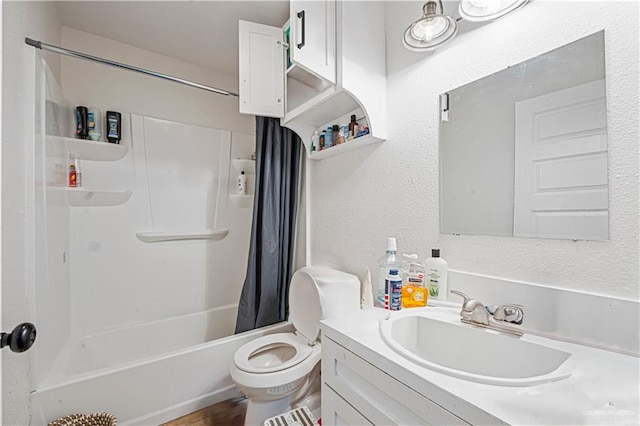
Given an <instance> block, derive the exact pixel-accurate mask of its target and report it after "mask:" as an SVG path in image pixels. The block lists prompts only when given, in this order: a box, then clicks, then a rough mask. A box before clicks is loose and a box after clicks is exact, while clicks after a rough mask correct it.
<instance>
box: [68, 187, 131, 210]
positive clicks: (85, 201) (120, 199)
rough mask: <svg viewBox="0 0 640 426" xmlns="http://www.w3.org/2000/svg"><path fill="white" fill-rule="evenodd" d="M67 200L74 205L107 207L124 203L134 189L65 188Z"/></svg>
mask: <svg viewBox="0 0 640 426" xmlns="http://www.w3.org/2000/svg"><path fill="white" fill-rule="evenodd" d="M65 191H66V194H67V202H68V203H69V205H71V206H72V207H90V206H91V207H106V206H118V205H120V204H124V203H125V202H126V201H127V200H128V199H129V198H131V194H132V193H133V192H132V191H100V190H91V189H85V188H65Z"/></svg>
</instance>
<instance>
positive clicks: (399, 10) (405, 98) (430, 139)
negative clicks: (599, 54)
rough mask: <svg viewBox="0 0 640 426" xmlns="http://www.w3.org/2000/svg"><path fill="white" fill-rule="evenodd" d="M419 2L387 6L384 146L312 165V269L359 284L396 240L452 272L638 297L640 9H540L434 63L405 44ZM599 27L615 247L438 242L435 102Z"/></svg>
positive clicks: (473, 36)
mask: <svg viewBox="0 0 640 426" xmlns="http://www.w3.org/2000/svg"><path fill="white" fill-rule="evenodd" d="M421 3H422V2H420V4H419V3H417V2H412V3H411V4H407V3H399V2H389V3H387V5H386V12H387V28H386V30H387V68H388V92H389V138H388V140H387V141H386V142H383V143H382V144H380V145H375V146H372V147H365V148H362V149H360V150H355V151H352V152H349V153H346V154H344V155H341V156H336V157H331V158H328V159H325V160H322V161H319V162H314V165H313V170H312V172H313V178H312V179H313V181H312V184H311V193H312V205H311V212H312V213H311V214H312V223H311V227H312V229H311V238H312V244H311V246H312V261H313V263H314V264H324V265H332V266H334V267H339V268H342V269H344V270H346V271H349V272H353V273H356V274H358V275H360V276H362V273H363V270H364V267H365V266H368V267H369V268H370V269H371V270H372V271H374V269H373V268H374V267H375V262H376V259H377V258H378V257H379V256H380V255H381V254H382V253H383V252H384V246H385V245H384V243H385V237H387V236H396V237H397V238H398V246H399V250H400V251H401V252H405V253H406V252H417V253H418V254H419V255H420V257H422V258H424V257H426V256H427V255H428V254H429V253H430V249H431V248H436V247H437V248H441V249H442V256H443V257H444V258H445V259H446V260H447V261H448V262H449V266H450V267H451V268H455V269H459V270H464V271H471V272H477V273H484V274H490V275H494V276H499V277H505V278H511V279H518V280H524V281H532V282H539V283H543V284H549V285H553V286H557V287H564V288H570V289H580V290H586V291H594V292H602V293H604V294H608V295H615V296H621V297H628V298H633V299H637V298H638V294H639V290H640V288H639V284H638V274H639V271H638V269H639V268H638V266H639V265H638V260H639V258H638V228H639V222H638V216H639V208H638V195H639V187H638V103H639V100H638V90H639V89H638V83H639V82H638V4H637V3H636V2H615V1H607V2H587V1H585V2H576V1H572V2H560V1H555V2H546V1H543V0H538V1H534V2H532V3H530V4H529V5H528V6H526V7H525V8H524V9H522V10H520V11H518V12H517V13H515V14H513V15H512V16H510V17H508V18H505V19H503V20H500V21H497V22H494V23H491V24H490V25H486V26H484V27H481V28H478V29H476V30H474V31H473V32H470V33H467V34H464V35H461V36H460V37H459V38H458V39H457V40H454V41H453V42H451V43H450V44H449V45H448V46H446V47H445V48H443V49H441V50H439V51H436V52H434V53H433V54H432V55H426V54H419V53H412V52H409V51H407V50H405V49H403V47H402V45H401V42H400V40H401V35H402V32H403V31H404V29H405V28H406V27H407V26H408V24H409V23H410V22H411V21H413V20H414V19H416V17H417V16H419V11H420V6H421ZM602 29H604V30H605V49H606V55H605V56H606V70H607V104H608V125H609V196H610V202H609V207H610V240H609V241H604V242H603V241H597V242H596V241H579V242H572V241H563V240H538V239H525V238H513V237H484V236H464V235H463V236H458V237H456V236H453V235H442V234H440V233H439V231H438V229H439V225H438V223H439V217H438V215H439V213H438V210H439V208H438V205H439V202H438V200H439V189H438V145H439V143H438V124H439V123H438V95H439V94H440V93H443V92H445V91H447V90H451V89H453V88H455V87H459V86H461V85H463V84H466V83H469V82H471V81H475V80H477V79H479V78H481V77H483V76H486V75H488V74H491V73H493V72H496V71H499V70H501V69H504V68H506V67H508V66H509V65H512V64H516V63H519V62H522V61H524V60H526V59H529V58H531V57H534V56H537V55H539V54H540V53H543V52H546V51H549V50H552V49H555V48H557V47H559V46H562V45H564V44H566V43H569V42H571V41H574V40H576V39H579V38H581V37H584V36H586V35H589V34H591V33H594V32H596V31H599V30H602ZM469 214H473V212H469Z"/></svg>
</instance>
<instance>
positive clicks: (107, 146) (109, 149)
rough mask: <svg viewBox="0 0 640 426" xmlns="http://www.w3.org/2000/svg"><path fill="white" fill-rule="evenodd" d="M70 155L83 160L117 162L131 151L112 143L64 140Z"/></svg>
mask: <svg viewBox="0 0 640 426" xmlns="http://www.w3.org/2000/svg"><path fill="white" fill-rule="evenodd" d="M64 141H65V144H66V145H67V151H69V154H74V155H75V156H76V157H78V158H79V159H81V160H95V161H115V160H119V159H121V158H122V157H124V156H125V155H127V152H128V151H129V147H128V146H126V145H120V144H116V143H110V142H100V141H90V140H85V139H74V138H64Z"/></svg>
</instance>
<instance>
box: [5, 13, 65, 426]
mask: <svg viewBox="0 0 640 426" xmlns="http://www.w3.org/2000/svg"><path fill="white" fill-rule="evenodd" d="M2 9H3V11H2V67H3V69H2V303H3V306H2V324H3V326H4V327H5V329H13V327H14V326H15V325H17V324H18V323H20V322H23V321H28V320H31V321H33V316H32V312H30V311H29V309H30V308H31V301H28V300H27V295H29V294H30V292H28V291H27V288H26V285H25V278H26V276H25V271H26V269H27V267H28V266H27V263H26V262H27V260H26V257H25V253H26V212H27V199H26V194H27V185H28V184H29V182H31V180H32V178H28V176H27V173H31V170H27V169H26V167H25V165H26V164H28V161H27V158H26V155H27V152H28V147H29V146H30V145H31V144H33V128H34V123H33V119H34V116H33V109H34V98H33V93H32V92H30V90H33V80H32V78H33V77H32V76H33V71H32V70H31V71H30V69H29V68H28V65H29V64H31V66H32V67H33V61H34V59H35V53H34V49H33V48H32V47H29V46H27V45H26V44H25V43H24V38H25V37H30V38H33V39H41V40H43V41H47V42H49V43H52V44H59V43H60V20H59V18H58V14H57V12H56V9H55V7H54V6H53V4H52V3H48V2H19V1H15V2H13V1H3V2H2ZM44 56H45V58H46V59H47V61H48V62H49V64H50V66H51V68H52V70H53V73H54V74H55V75H57V76H59V75H60V61H59V58H56V57H55V56H54V55H46V54H45V55H44ZM36 326H37V324H36ZM37 344H38V343H37V342H36V345H37ZM5 352H6V351H5ZM28 359H29V356H28V355H26V354H13V353H5V354H3V359H2V380H3V393H2V404H3V413H2V415H3V418H2V424H6V425H25V424H28V419H29V412H28V397H29V382H30V372H29V363H28Z"/></svg>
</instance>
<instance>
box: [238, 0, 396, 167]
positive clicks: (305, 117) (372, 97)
mask: <svg viewBox="0 0 640 426" xmlns="http://www.w3.org/2000/svg"><path fill="white" fill-rule="evenodd" d="M290 5H291V6H290V19H289V21H288V22H287V23H285V25H284V26H283V27H282V28H277V27H269V26H266V25H262V24H255V23H251V22H246V21H240V25H239V31H240V33H239V40H240V63H239V65H240V86H239V87H240V112H241V113H244V114H255V115H261V116H268V117H277V118H280V119H281V124H282V125H283V126H286V127H288V128H290V129H292V130H293V131H295V132H296V133H297V134H298V135H299V136H300V137H301V138H302V140H303V141H304V143H305V145H306V148H307V152H308V153H310V158H312V159H321V158H325V157H329V156H332V155H336V154H340V153H342V152H346V151H349V150H351V149H354V148H357V147H360V146H363V145H367V144H371V143H375V142H379V141H382V140H385V139H386V138H387V81H386V54H385V52H386V46H385V34H384V28H385V26H384V3H383V2H370V3H366V10H364V3H363V2H351V1H343V0H340V1H336V0H324V1H302V0H292V1H291V3H290ZM364 15H366V17H367V18H366V19H354V17H357V16H364ZM270 61H273V63H271V62H270ZM289 61H290V62H291V63H290V64H289ZM351 115H356V118H357V120H358V122H359V124H368V126H369V134H368V135H366V136H362V137H359V138H356V139H353V140H351V141H348V142H345V143H343V144H341V145H334V146H333V147H332V148H329V149H325V150H324V151H315V152H312V151H311V146H310V145H311V144H310V142H311V135H312V134H313V131H314V130H319V131H322V130H323V129H326V128H327V127H329V126H331V125H333V124H338V125H339V126H344V125H346V124H347V123H348V122H349V120H350V116H351Z"/></svg>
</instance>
